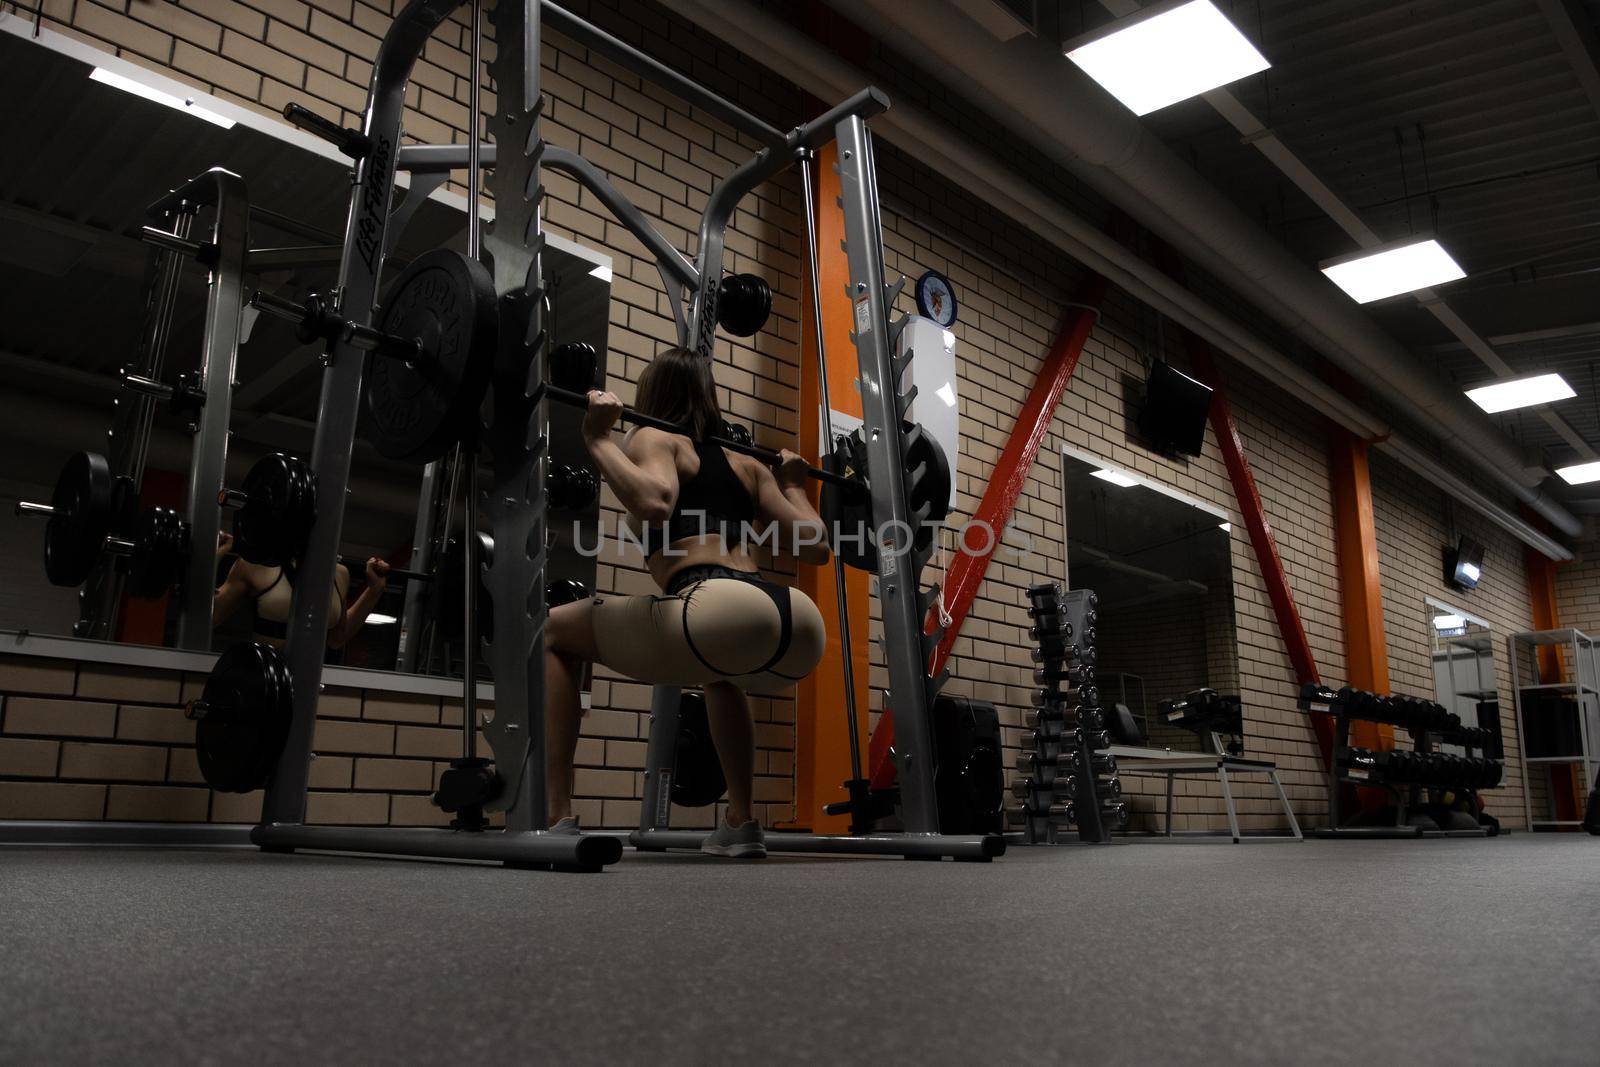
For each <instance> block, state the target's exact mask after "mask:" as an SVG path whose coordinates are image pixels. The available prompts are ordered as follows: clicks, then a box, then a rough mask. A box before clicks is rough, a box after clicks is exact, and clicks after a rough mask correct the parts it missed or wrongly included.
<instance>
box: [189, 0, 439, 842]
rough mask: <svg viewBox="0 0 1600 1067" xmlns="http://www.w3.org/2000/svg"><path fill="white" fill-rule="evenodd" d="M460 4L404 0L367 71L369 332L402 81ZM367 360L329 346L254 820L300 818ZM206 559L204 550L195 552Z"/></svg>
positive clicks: (365, 308) (357, 274)
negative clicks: (275, 745) (276, 726)
mask: <svg viewBox="0 0 1600 1067" xmlns="http://www.w3.org/2000/svg"><path fill="white" fill-rule="evenodd" d="M458 6H459V0H412V2H411V3H409V4H408V5H407V6H406V8H405V9H404V10H403V11H402V12H401V13H400V14H399V15H397V16H396V17H395V21H394V24H393V25H392V26H391V27H390V29H389V32H388V34H387V35H386V36H385V37H384V39H383V43H382V44H381V45H380V46H379V48H378V55H377V60H376V62H375V63H374V64H373V67H372V81H371V87H370V89H369V93H368V104H367V109H366V112H365V114H364V117H363V120H362V133H363V134H364V135H365V136H366V137H367V138H368V140H369V141H370V143H371V146H372V150H371V151H370V152H368V153H367V154H366V155H365V156H364V157H363V158H362V159H361V160H360V161H359V162H358V163H357V165H356V171H355V179H354V182H353V183H352V185H351V188H350V213H349V218H348V221H347V223H346V227H345V244H344V253H343V258H342V259H341V261H340V265H339V293H340V314H341V315H342V316H344V317H345V318H346V319H348V320H350V321H353V322H356V323H358V324H359V325H363V326H370V325H371V320H372V308H373V302H374V300H375V299H376V296H377V290H378V279H379V275H380V273H381V271H382V267H383V262H382V255H383V248H384V237H385V228H386V225H387V221H388V212H389V202H390V197H391V193H392V190H393V187H394V169H395V149H396V147H397V146H398V145H399V142H400V123H401V117H402V113H403V111H404V109H405V91H406V82H407V79H408V78H409V77H410V73H411V68H412V66H413V65H414V64H415V62H416V59H417V56H418V55H420V54H421V52H422V47H423V45H424V44H425V43H426V42H427V40H428V38H429V36H431V35H432V33H433V31H434V30H435V29H436V28H438V26H439V25H440V24H441V23H442V22H444V21H445V19H447V18H448V17H449V16H450V14H451V12H453V11H454V10H455V9H456V7H458ZM365 362H366V360H365V358H364V354H363V352H362V351H361V349H359V348H357V347H356V346H355V345H353V344H351V343H350V342H349V341H348V340H345V339H344V338H342V337H341V338H339V339H337V340H335V341H333V342H332V343H331V344H330V346H329V358H328V361H327V366H326V369H325V370H324V371H323V376H322V394H321V401H320V403H319V405H318V413H317V430H316V437H315V439H314V440H313V443H312V447H311V469H312V472H313V473H314V474H315V475H316V478H317V489H318V496H319V497H320V498H321V499H322V500H324V501H327V502H328V506H326V507H322V508H319V509H318V510H317V518H316V522H315V523H313V524H312V528H311V535H310V538H309V541H308V544H307V548H306V553H305V558H304V559H303V560H301V564H300V571H299V578H298V579H297V580H296V582H295V586H294V599H293V602H292V607H291V611H290V616H289V626H288V629H289V635H288V643H287V649H286V651H287V656H288V660H289V669H290V672H291V674H292V676H293V678H294V702H293V703H294V710H293V715H292V717H291V721H290V725H289V736H288V739H287V741H286V743H285V745H284V749H283V754H282V756H281V757H280V758H279V760H278V763H277V765H276V767H275V768H274V770H273V775H272V780H271V782H270V783H269V785H268V787H267V795H266V800H265V803H264V805H263V812H262V818H263V821H264V822H268V823H299V822H303V821H304V819H305V806H306V784H307V779H308V776H309V772H310V764H311V735H312V731H313V729H314V728H315V726H316V720H317V699H318V696H319V694H320V692H321V688H322V660H323V655H324V651H325V649H326V646H327V640H328V592H327V591H328V590H329V589H331V588H333V577H334V568H335V566H336V565H337V562H338V561H337V555H338V546H339V542H340V540H341V532H342V526H343V522H344V501H345V495H346V492H347V490H348V486H349V481H350V459H351V454H352V452H353V450H354V445H355V431H356V416H357V411H358V409H359V407H360V401H361V378H362V371H363V367H364V364H365ZM196 555H205V553H196Z"/></svg>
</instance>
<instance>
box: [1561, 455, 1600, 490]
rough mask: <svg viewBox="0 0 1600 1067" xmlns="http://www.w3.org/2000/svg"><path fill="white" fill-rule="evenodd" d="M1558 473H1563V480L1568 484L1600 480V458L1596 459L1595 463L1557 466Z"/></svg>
mask: <svg viewBox="0 0 1600 1067" xmlns="http://www.w3.org/2000/svg"><path fill="white" fill-rule="evenodd" d="M1556 473H1557V474H1559V475H1561V479H1562V481H1564V482H1566V483H1567V484H1568V485H1584V484H1586V483H1588V482H1600V460H1596V461H1595V462H1593V463H1574V464H1572V465H1571V466H1568V467H1557V468H1556Z"/></svg>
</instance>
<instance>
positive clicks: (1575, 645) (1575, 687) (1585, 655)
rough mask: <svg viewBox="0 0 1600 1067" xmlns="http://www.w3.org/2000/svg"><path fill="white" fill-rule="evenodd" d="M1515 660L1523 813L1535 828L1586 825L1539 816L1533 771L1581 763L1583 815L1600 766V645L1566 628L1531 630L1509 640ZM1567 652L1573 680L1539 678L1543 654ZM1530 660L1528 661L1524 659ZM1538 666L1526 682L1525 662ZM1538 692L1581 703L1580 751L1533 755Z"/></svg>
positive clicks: (1513, 687)
mask: <svg viewBox="0 0 1600 1067" xmlns="http://www.w3.org/2000/svg"><path fill="white" fill-rule="evenodd" d="M1506 645H1507V652H1508V653H1509V657H1508V658H1509V659H1510V661H1511V692H1512V694H1513V696H1514V697H1515V699H1516V707H1517V754H1518V755H1519V756H1520V757H1521V759H1522V763H1523V786H1522V809H1523V815H1524V816H1525V817H1526V818H1527V821H1528V822H1527V825H1528V828H1529V829H1530V830H1532V829H1536V828H1539V827H1564V826H1581V825H1582V820H1581V819H1580V820H1572V819H1535V818H1534V817H1533V790H1532V789H1531V785H1532V778H1533V774H1532V771H1531V770H1530V768H1531V767H1532V766H1536V765H1539V764H1545V765H1559V764H1577V765H1578V767H1579V772H1578V778H1579V783H1580V784H1579V794H1578V810H1579V811H1582V810H1583V807H1584V804H1585V803H1586V801H1587V797H1588V792H1589V789H1590V788H1591V786H1592V784H1593V781H1594V773H1595V768H1596V767H1600V752H1597V750H1596V746H1597V745H1600V647H1597V642H1596V640H1595V639H1594V638H1592V637H1590V636H1589V635H1588V634H1586V633H1584V632H1583V631H1581V630H1575V629H1573V628H1571V627H1564V628H1562V629H1557V630H1530V631H1527V632H1524V633H1518V634H1512V635H1511V636H1510V637H1508V638H1507V639H1506ZM1541 648H1556V649H1564V650H1566V652H1567V654H1568V662H1567V668H1568V669H1569V670H1570V671H1571V673H1572V680H1571V681H1558V682H1546V681H1544V680H1543V679H1542V678H1541V677H1540V674H1539V650H1540V649H1541ZM1524 657H1526V659H1525V658H1524ZM1525 662H1526V663H1531V664H1532V672H1533V673H1532V676H1531V680H1530V681H1528V682H1527V683H1524V682H1523V680H1522V670H1523V664H1524V663H1525ZM1536 693H1570V694H1572V695H1573V697H1574V698H1575V699H1576V701H1577V705H1578V746H1579V747H1578V751H1577V752H1573V753H1567V754H1562V755H1555V756H1530V755H1528V749H1527V710H1526V709H1525V707H1524V701H1523V698H1524V696H1525V695H1529V694H1536Z"/></svg>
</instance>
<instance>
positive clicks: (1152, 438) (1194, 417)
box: [1138, 361, 1211, 456]
mask: <svg viewBox="0 0 1600 1067" xmlns="http://www.w3.org/2000/svg"><path fill="white" fill-rule="evenodd" d="M1210 412H1211V387H1210V386H1209V385H1206V384H1205V383H1204V382H1197V381H1195V380H1194V379H1193V378H1191V377H1189V376H1188V375H1187V374H1184V373H1183V372H1182V371H1179V370H1175V369H1174V368H1173V367H1172V365H1171V364H1170V363H1162V362H1159V361H1158V362H1157V363H1155V364H1154V365H1153V366H1152V367H1151V368H1150V376H1149V378H1147V379H1146V380H1145V385H1144V407H1143V409H1141V410H1140V412H1139V423H1138V425H1139V433H1140V434H1142V435H1143V436H1144V439H1145V441H1146V443H1147V444H1149V445H1150V447H1151V448H1153V449H1155V450H1156V451H1157V452H1165V453H1167V454H1169V455H1171V454H1177V453H1183V454H1187V455H1190V456H1198V455H1199V454H1200V449H1201V448H1202V446H1203V445H1204V444H1205V439H1206V417H1207V415H1209V414H1210Z"/></svg>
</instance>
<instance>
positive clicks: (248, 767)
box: [195, 642, 293, 793]
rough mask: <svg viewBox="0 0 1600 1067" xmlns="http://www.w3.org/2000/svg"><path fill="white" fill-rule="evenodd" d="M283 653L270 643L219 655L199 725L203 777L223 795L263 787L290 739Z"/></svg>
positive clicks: (289, 702)
mask: <svg viewBox="0 0 1600 1067" xmlns="http://www.w3.org/2000/svg"><path fill="white" fill-rule="evenodd" d="M288 680H289V673H288V667H287V665H286V664H285V662H284V659H283V654H282V653H280V652H279V651H278V650H277V649H275V648H273V647H271V646H270V645H262V644H252V643H249V642H245V643H241V644H236V645H234V646H232V647H231V648H229V649H228V650H227V651H226V652H224V653H223V654H222V655H221V656H219V657H217V662H216V666H214V667H212V669H211V676H210V677H209V678H207V679H206V685H205V690H204V692H203V693H202V694H201V699H202V700H203V701H204V702H205V704H206V705H207V710H206V714H205V716H204V717H203V718H201V719H200V720H199V722H197V723H196V724H195V755H196V757H197V758H198V760H199V764H200V774H201V776H202V777H203V778H205V780H206V783H207V784H208V785H210V786H211V788H213V789H215V790H217V791H218V792H222V793H248V792H251V791H252V790H255V789H260V788H261V787H262V786H263V785H265V784H266V779H267V776H268V774H269V773H270V771H271V769H272V766H273V764H274V763H275V762H276V761H277V758H278V755H279V754H280V753H281V752H282V751H283V744H284V741H285V740H286V739H287V738H288V736H289V721H290V718H291V715H292V710H293V698H292V694H291V687H290V685H289V681H288Z"/></svg>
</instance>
